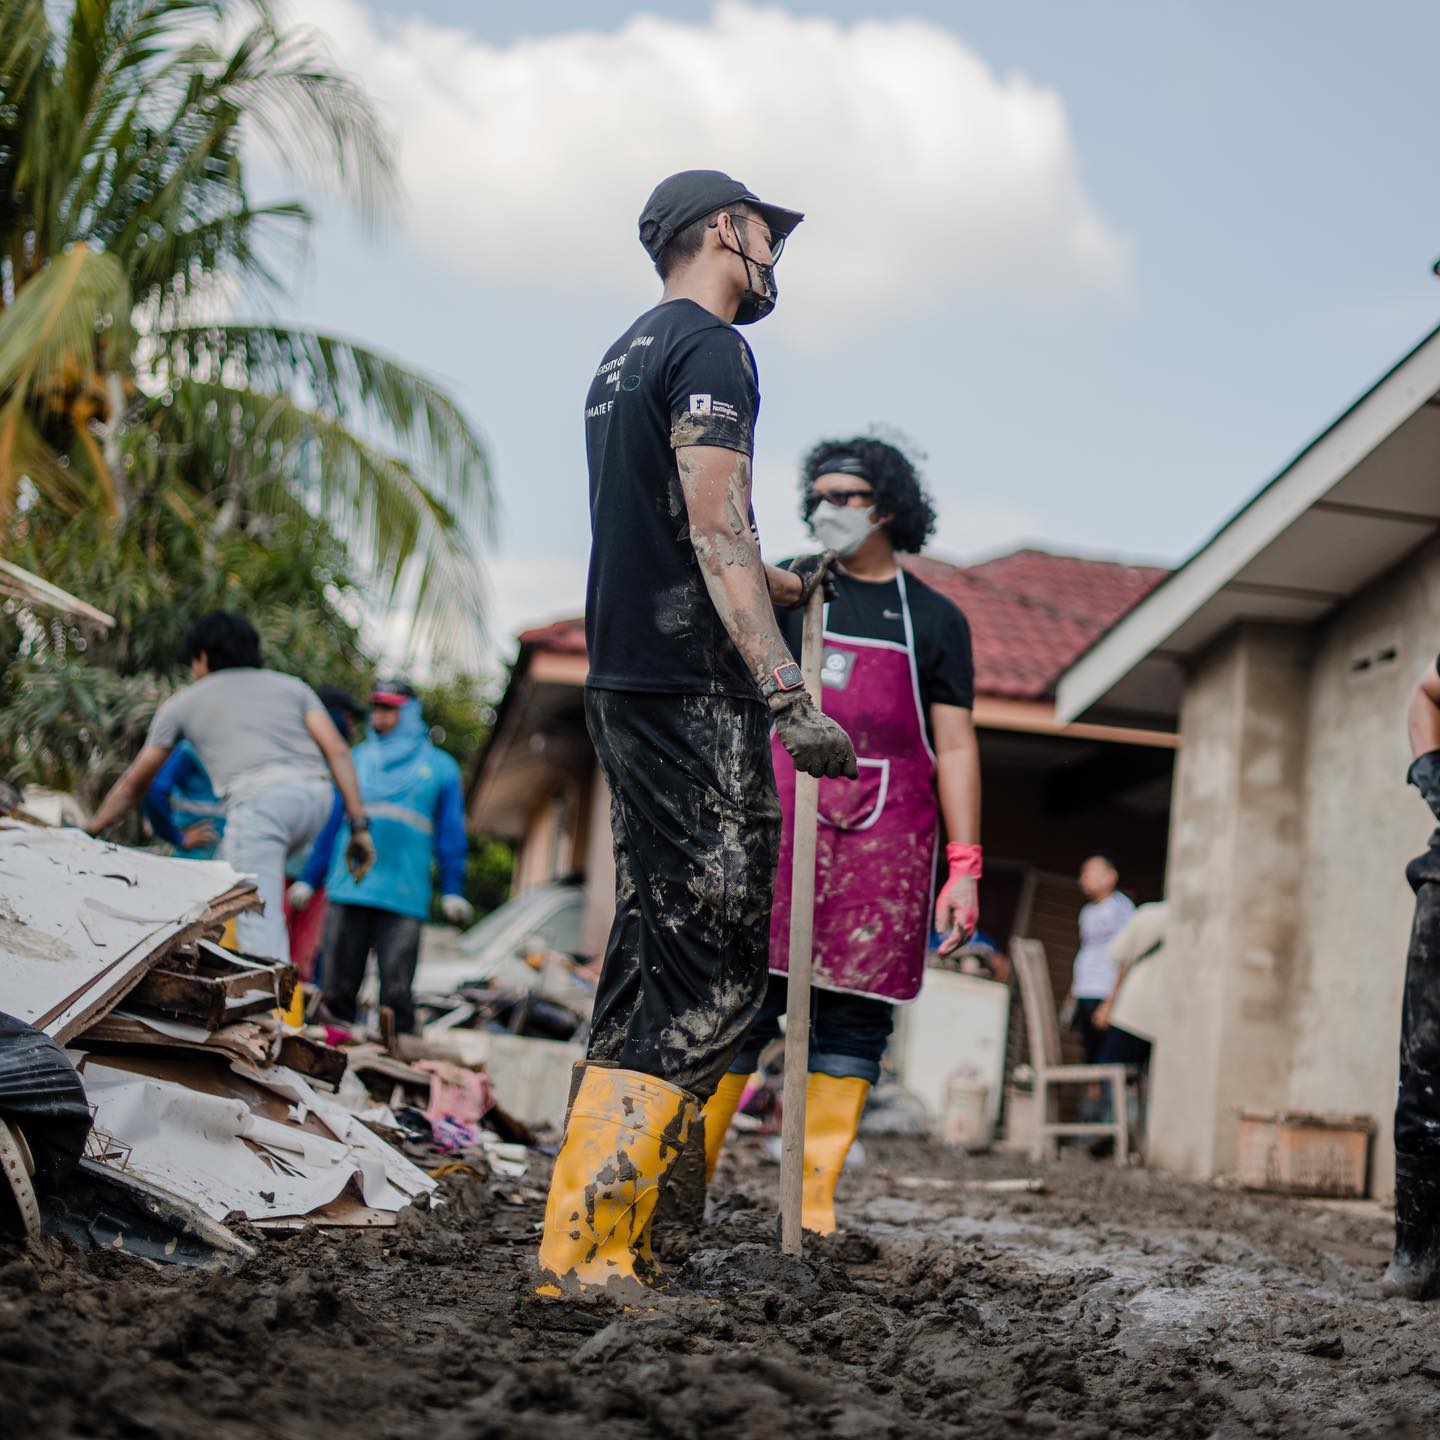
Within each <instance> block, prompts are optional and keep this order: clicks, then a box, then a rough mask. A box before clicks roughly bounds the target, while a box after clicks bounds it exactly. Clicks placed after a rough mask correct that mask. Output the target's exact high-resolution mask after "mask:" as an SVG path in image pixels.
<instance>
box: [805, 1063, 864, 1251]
mask: <svg viewBox="0 0 1440 1440" xmlns="http://www.w3.org/2000/svg"><path fill="white" fill-rule="evenodd" d="M869 1093H870V1082H869V1081H868V1080H861V1079H858V1078H857V1077H855V1076H846V1077H845V1078H844V1079H836V1078H835V1076H833V1075H817V1074H814V1073H813V1072H812V1074H811V1076H810V1080H809V1083H808V1084H807V1085H806V1087H805V1181H804V1186H803V1189H802V1192H801V1197H800V1223H801V1224H802V1225H803V1226H804V1227H805V1229H807V1230H812V1231H814V1232H815V1233H816V1234H817V1235H829V1234H830V1233H831V1231H833V1230H834V1229H835V1186H836V1184H837V1183H838V1181H839V1179H840V1171H841V1169H842V1168H843V1167H844V1164H845V1157H846V1155H848V1154H849V1153H850V1145H851V1143H852V1142H853V1141H854V1139H855V1132H856V1131H857V1130H858V1129H859V1128H860V1116H861V1113H862V1112H863V1111H864V1109H865V1097H866V1096H867V1095H868V1094H869Z"/></svg>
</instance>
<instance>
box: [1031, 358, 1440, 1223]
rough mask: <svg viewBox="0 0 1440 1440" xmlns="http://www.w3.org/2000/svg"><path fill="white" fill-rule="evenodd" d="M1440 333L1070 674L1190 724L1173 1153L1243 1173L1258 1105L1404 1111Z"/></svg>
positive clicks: (1121, 715)
mask: <svg viewBox="0 0 1440 1440" xmlns="http://www.w3.org/2000/svg"><path fill="white" fill-rule="evenodd" d="M1437 531H1440V330H1437V331H1435V332H1433V333H1432V334H1431V335H1430V336H1429V337H1427V339H1426V340H1425V341H1423V342H1422V343H1421V344H1420V345H1419V346H1418V347H1417V348H1416V349H1415V350H1413V351H1412V352H1411V353H1410V354H1409V355H1407V356H1406V357H1405V358H1404V359H1403V360H1402V361H1401V362H1400V363H1399V364H1398V365H1397V366H1396V367H1395V368H1394V369H1393V370H1392V371H1391V372H1390V373H1389V374H1388V375H1386V376H1385V377H1384V378H1383V379H1382V380H1381V381H1380V382H1379V383H1378V384H1377V385H1375V386H1374V388H1373V389H1371V390H1370V391H1369V392H1368V393H1367V394H1365V395H1364V396H1363V397H1362V398H1361V399H1360V400H1359V401H1357V402H1356V403H1355V404H1354V405H1353V406H1352V407H1351V408H1350V409H1349V410H1347V411H1346V412H1345V413H1344V414H1343V415H1342V416H1341V417H1340V418H1339V419H1338V420H1336V421H1335V423H1334V424H1333V425H1331V426H1330V427H1329V428H1328V429H1327V430H1326V431H1325V432H1324V433H1323V434H1321V435H1320V436H1319V437H1318V438H1317V439H1316V440H1314V441H1313V442H1312V443H1311V444H1310V445H1309V446H1308V447H1307V448H1306V449H1304V450H1303V451H1302V452H1301V453H1300V454H1299V455H1298V456H1297V458H1296V459H1295V460H1294V461H1292V462H1291V464H1290V465H1288V466H1287V467H1286V468H1285V469H1284V470H1283V471H1282V472H1281V473H1280V474H1279V475H1277V476H1276V477H1275V478H1274V479H1273V480H1272V481H1271V482H1270V483H1269V484H1268V485H1267V486H1266V487H1265V488H1264V489H1263V490H1261V491H1260V492H1259V494H1257V495H1256V496H1255V497H1254V499H1252V500H1251V501H1250V503H1249V504H1248V505H1246V506H1245V508H1244V509H1242V510H1241V511H1240V512H1239V513H1238V514H1237V515H1236V516H1235V517H1234V518H1233V519H1232V520H1231V521H1229V523H1228V524H1226V525H1225V526H1224V528H1223V529H1221V530H1220V532H1219V533H1218V534H1217V535H1215V537H1214V538H1213V539H1211V540H1210V541H1208V542H1207V543H1206V544H1205V545H1204V546H1203V547H1202V548H1201V549H1200V550H1199V551H1197V552H1196V554H1195V555H1194V556H1192V557H1191V559H1190V560H1189V561H1187V562H1186V564H1185V565H1184V566H1182V567H1181V568H1180V569H1179V570H1177V571H1176V572H1175V573H1174V574H1173V575H1172V576H1171V577H1170V578H1169V579H1168V580H1167V581H1166V582H1165V583H1164V584H1163V585H1161V586H1160V587H1159V588H1158V589H1156V590H1155V591H1154V592H1153V593H1152V594H1150V595H1149V596H1148V597H1147V598H1146V599H1145V600H1144V601H1143V602H1142V603H1141V604H1140V605H1139V606H1137V607H1136V608H1135V609H1133V610H1132V611H1131V612H1130V613H1129V614H1128V615H1127V616H1126V617H1125V618H1124V619H1123V620H1121V621H1120V623H1119V624H1118V625H1116V626H1115V627H1114V628H1113V629H1112V630H1111V631H1110V632H1109V633H1108V634H1106V635H1105V636H1104V637H1103V638H1102V639H1101V640H1100V641H1099V642H1098V643H1096V644H1095V645H1094V646H1093V647H1092V648H1091V649H1090V650H1089V651H1088V652H1087V653H1086V654H1085V655H1084V656H1082V657H1081V658H1080V659H1079V660H1078V661H1077V662H1076V663H1075V664H1074V665H1073V666H1072V667H1071V668H1070V670H1069V671H1068V672H1067V673H1066V675H1065V676H1064V677H1063V678H1062V679H1061V682H1060V685H1059V688H1058V693H1057V711H1058V718H1059V719H1060V720H1061V721H1063V722H1071V723H1074V722H1076V721H1087V722H1090V723H1102V724H1124V725H1147V724H1158V725H1162V726H1167V725H1174V726H1175V727H1176V728H1177V729H1178V733H1179V736H1180V752H1179V759H1178V764H1177V767H1176V773H1175V787H1174V795H1173V806H1172V811H1171V821H1170V837H1169V864H1168V866H1167V890H1168V895H1169V899H1170V902H1171V916H1172V923H1171V934H1170V936H1169V938H1168V941H1167V947H1166V958H1165V960H1164V961H1163V962H1162V963H1163V965H1164V971H1163V974H1164V989H1165V993H1166V997H1167V1003H1168V1016H1167V1020H1166V1024H1165V1028H1164V1030H1163V1032H1162V1033H1160V1034H1159V1035H1158V1036H1157V1043H1156V1049H1155V1057H1154V1062H1153V1071H1152V1075H1153V1084H1152V1106H1151V1116H1150V1157H1151V1159H1152V1161H1153V1162H1154V1163H1156V1164H1158V1165H1161V1166H1164V1167H1166V1168H1169V1169H1173V1170H1176V1171H1180V1172H1182V1173H1185V1174H1189V1175H1194V1176H1201V1177H1205V1176H1211V1175H1216V1174H1223V1173H1226V1172H1229V1171H1232V1170H1233V1169H1234V1164H1235V1139H1236V1110H1237V1109H1238V1108H1239V1107H1241V1106H1261V1107H1273V1108H1280V1109H1301V1110H1309V1111H1335V1112H1348V1113H1364V1114H1367V1115H1369V1116H1371V1117H1373V1119H1374V1120H1375V1122H1376V1124H1377V1127H1378V1134H1377V1142H1376V1146H1375V1154H1374V1161H1373V1166H1372V1186H1371V1193H1372V1194H1376V1195H1381V1196H1384V1195H1388V1194H1389V1193H1390V1192H1391V1189H1392V1187H1393V1177H1394V1152H1393V1147H1392V1145H1391V1141H1390V1121H1391V1112H1392V1108H1393V1104H1394V1094H1395V1082H1396V1041H1397V1036H1398V1031H1399V1021H1400V999H1401V989H1402V981H1403V977H1404V968H1405V949H1406V942H1407V937H1408V934H1409V927H1410V915H1411V896H1410V891H1409V888H1408V886H1407V885H1406V883H1405V879H1404V867H1405V863H1406V861H1407V860H1409V859H1410V858H1411V857H1412V856H1413V855H1416V854H1418V853H1419V852H1420V851H1421V850H1422V849H1423V848H1424V846H1425V842H1426V838H1427V836H1428V834H1429V831H1430V829H1431V825H1432V823H1433V822H1432V821H1431V820H1430V817H1429V814H1428V812H1427V810H1426V808H1425V806H1424V804H1423V802H1421V801H1420V799H1419V798H1418V797H1417V795H1416V793H1415V792H1414V791H1413V790H1411V789H1409V788H1408V787H1407V786H1406V784H1405V771H1406V767H1407V765H1408V763H1409V750H1408V746H1407V742H1406V735H1405V709H1406V704H1407V701H1408V697H1409V694H1410V691H1411V687H1412V686H1413V685H1414V683H1415V680H1416V678H1417V676H1418V675H1419V673H1420V671H1421V670H1422V669H1423V668H1424V667H1425V666H1427V665H1433V664H1434V663H1435V657H1436V652H1437V650H1440V539H1437Z"/></svg>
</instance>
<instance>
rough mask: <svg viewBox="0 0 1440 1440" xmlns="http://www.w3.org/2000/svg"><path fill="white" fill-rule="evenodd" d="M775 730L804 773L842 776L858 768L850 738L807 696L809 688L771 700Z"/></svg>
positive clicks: (852, 773) (855, 771) (796, 766)
mask: <svg viewBox="0 0 1440 1440" xmlns="http://www.w3.org/2000/svg"><path fill="white" fill-rule="evenodd" d="M771 709H772V711H773V713H774V716H775V733H776V734H777V735H779V737H780V743H781V744H782V745H783V746H784V747H785V748H786V749H787V750H788V751H789V752H790V758H791V759H792V760H793V761H794V762H795V768H796V769H797V770H803V771H804V772H805V773H806V774H807V775H816V776H829V777H830V778H832V779H833V778H835V777H836V776H839V775H844V776H846V777H847V778H848V779H850V780H853V779H854V778H855V776H856V775H857V774H859V770H858V768H857V766H856V764H855V747H854V746H853V745H852V744H851V743H850V737H849V736H848V735H847V734H846V733H845V732H844V731H843V730H842V729H841V728H840V727H839V726H838V725H837V724H836V723H835V722H834V721H833V720H832V719H831V718H830V717H829V716H828V715H826V714H825V712H824V711H823V710H821V709H820V707H819V706H818V705H817V704H816V703H815V702H814V701H813V700H812V699H811V698H810V692H809V691H808V690H791V691H788V692H786V693H785V694H784V695H783V696H777V697H776V698H775V700H774V701H772V704H771Z"/></svg>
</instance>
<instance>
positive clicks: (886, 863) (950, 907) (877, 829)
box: [704, 436, 980, 1234]
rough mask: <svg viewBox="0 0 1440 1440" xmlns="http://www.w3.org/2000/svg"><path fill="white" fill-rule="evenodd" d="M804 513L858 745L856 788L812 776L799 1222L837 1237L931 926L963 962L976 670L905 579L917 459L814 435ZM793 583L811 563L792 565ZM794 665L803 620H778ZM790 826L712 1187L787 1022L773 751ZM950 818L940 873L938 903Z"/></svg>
mask: <svg viewBox="0 0 1440 1440" xmlns="http://www.w3.org/2000/svg"><path fill="white" fill-rule="evenodd" d="M801 497H802V498H801V513H802V515H803V517H804V519H805V521H806V523H807V524H808V526H809V527H810V530H811V532H812V533H813V534H814V536H815V538H816V540H817V541H819V543H820V545H821V547H822V550H824V551H830V552H834V553H835V554H836V555H838V556H839V566H838V569H837V571H836V573H835V575H834V579H833V593H832V594H831V596H830V601H829V604H828V605H827V606H826V611H825V642H824V643H825V650H824V656H823V659H822V663H821V676H820V678H821V690H822V695H823V702H824V703H823V709H824V712H825V714H827V715H829V716H831V717H833V718H834V719H835V720H836V721H838V722H839V724H840V725H842V726H843V727H844V728H845V730H846V732H847V733H848V734H849V736H850V738H851V740H852V741H853V742H854V744H855V753H856V756H857V759H858V762H859V772H860V773H859V777H858V778H857V779H853V780H851V779H843V778H842V779H824V780H821V781H820V798H819V811H820V828H819V835H818V843H817V850H816V864H815V935H814V954H813V958H814V984H815V991H814V998H813V1001H812V1008H811V1041H810V1077H809V1083H808V1086H807V1091H806V1094H807V1101H806V1112H805V1166H804V1168H805V1180H804V1191H803V1206H802V1220H803V1223H804V1226H805V1228H806V1229H807V1230H812V1231H818V1232H819V1233H821V1234H828V1233H829V1232H831V1231H833V1230H834V1229H835V1228H836V1221H835V1186H836V1182H837V1181H838V1180H839V1178H840V1170H841V1167H842V1166H843V1165H844V1163H845V1156H846V1155H847V1153H848V1152H849V1150H850V1146H851V1143H852V1142H853V1141H854V1138H855V1132H856V1130H857V1128H858V1126H859V1123H860V1115H861V1112H862V1111H863V1110H864V1108H865V1099H866V1095H867V1094H868V1092H869V1089H870V1086H871V1085H872V1084H873V1083H874V1082H875V1080H877V1079H878V1078H879V1075H880V1060H881V1057H882V1056H883V1055H884V1053H885V1047H886V1045H887V1043H888V1042H889V1039H890V1033H891V1030H892V1028H893V1026H894V1007H895V1006H896V1005H898V1004H904V1003H905V1002H906V1001H910V1000H913V999H914V998H915V997H916V995H917V994H918V993H919V991H920V983H921V980H922V978H923V975H924V969H925V952H926V949H927V946H928V943H929V939H930V928H931V924H932V921H933V924H934V927H935V929H936V930H937V931H940V932H942V933H943V935H944V939H943V941H942V943H941V947H940V948H941V953H946V954H948V953H952V952H953V951H955V950H958V949H959V948H960V946H961V945H962V944H963V943H964V942H965V940H966V939H967V938H968V937H969V936H970V934H971V933H972V932H973V931H974V929H975V926H976V923H977V920H978V918H979V911H978V900H977V893H976V881H977V880H978V879H979V876H980V753H979V748H978V746H977V744H976V739H975V725H974V720H973V716H972V709H973V705H974V688H975V687H974V664H973V660H972V656H971V649H970V628H969V625H968V624H967V622H966V619H965V616H964V614H963V613H962V612H961V611H960V610H959V608H958V607H956V606H955V605H954V604H952V603H951V602H950V601H949V600H947V599H946V598H945V597H944V596H943V595H941V594H940V593H939V592H938V591H936V590H933V589H932V588H931V587H930V586H928V585H926V584H924V583H923V582H922V581H921V580H919V579H917V578H916V577H915V576H913V575H908V574H907V573H906V572H905V570H904V568H903V566H902V565H901V563H900V560H899V556H900V554H902V553H914V552H916V551H918V550H919V549H920V548H921V547H922V546H923V545H924V544H925V542H926V541H927V540H928V539H929V538H930V536H931V534H932V533H933V531H934V529H935V507H934V506H933V505H932V503H931V501H930V497H929V496H928V495H927V494H926V493H925V488H924V486H923V485H922V484H921V481H920V477H919V476H918V475H917V474H916V473H915V467H914V465H913V464H912V463H911V462H910V460H909V459H908V458H907V457H906V456H905V455H904V454H903V453H902V452H901V451H900V450H899V449H897V448H896V447H895V446H894V445H891V444H888V443H886V442H885V441H883V440H879V439H875V438H873V437H864V436H857V437H855V438H853V439H849V440H823V441H821V442H820V444H818V445H816V446H815V448H814V449H813V450H811V451H810V453H809V455H807V456H806V458H805V462H804V465H803V466H802V469H801ZM792 563H793V568H797V569H799V570H800V571H801V572H802V573H804V572H806V571H807V570H809V569H811V568H814V567H815V565H816V563H817V562H816V560H815V559H813V558H812V559H807V560H801V561H797V562H792ZM777 618H778V620H779V623H780V628H781V631H782V633H783V634H784V635H785V639H786V642H787V643H788V644H789V646H790V649H791V653H792V654H794V655H796V656H797V657H798V656H799V654H800V649H801V635H802V628H803V627H802V617H801V615H800V614H799V613H798V612H796V611H794V610H790V611H777ZM771 758H772V760H773V761H774V765H775V778H776V782H777V784H778V786H779V791H780V805H781V811H782V814H783V817H784V828H783V830H782V834H781V842H780V862H779V871H778V874H777V876H776V881H775V903H774V906H773V907H772V909H771V912H770V975H771V979H770V986H769V990H768V993H767V996H766V1001H765V1005H764V1008H763V1009H762V1010H761V1012H760V1015H759V1017H758V1018H757V1019H756V1021H755V1023H754V1024H753V1025H752V1026H751V1029H750V1033H749V1035H748V1036H747V1038H746V1041H745V1043H744V1045H743V1046H742V1047H741V1048H740V1051H739V1053H738V1054H737V1055H736V1057H735V1059H734V1061H733V1062H732V1063H731V1066H730V1071H729V1073H728V1074H727V1075H726V1076H725V1078H724V1080H722V1081H721V1084H720V1087H719V1089H718V1090H717V1091H716V1092H715V1095H714V1097H713V1098H712V1099H711V1100H710V1102H709V1103H708V1104H707V1106H706V1108H705V1112H704V1114H705V1147H706V1173H707V1177H713V1175H714V1172H715V1165H716V1162H717V1161H718V1159H719V1155H720V1149H721V1145H722V1143H723V1140H724V1136H725V1131H726V1129H727V1127H728V1126H729V1123H730V1119H731V1117H732V1116H733V1114H734V1112H735V1108H736V1105H737V1104H738V1102H739V1099H740V1096H741V1094H742V1092H743V1090H744V1088H745V1084H746V1078H747V1077H748V1076H749V1074H750V1072H751V1071H752V1070H753V1069H754V1067H755V1064H756V1062H757V1060H758V1059H759V1056H760V1052H761V1050H762V1049H764V1047H765V1046H766V1045H767V1044H768V1043H769V1042H770V1041H771V1040H772V1039H774V1037H775V1036H776V1035H777V1034H778V1033H779V1028H780V1016H781V1015H783V1014H784V1013H785V1005H786V980H785V972H786V969H787V965H788V949H789V945H788V941H789V932H790V865H791V855H792V851H793V842H794V829H795V826H794V813H795V767H794V765H793V764H792V763H790V759H789V757H788V756H787V755H786V754H785V751H784V748H783V747H782V746H779V745H777V744H773V743H772V745H771ZM942 821H943V824H944V829H945V836H946V839H947V841H948V844H947V845H946V847H945V848H946V858H947V860H948V878H947V880H946V883H945V885H944V887H943V888H942V889H941V891H940V894H939V897H938V899H937V900H935V901H933V903H932V896H933V895H934V890H935V879H936V847H937V842H938V839H939V832H940V825H941V823H942Z"/></svg>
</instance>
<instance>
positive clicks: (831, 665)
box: [820, 650, 855, 690]
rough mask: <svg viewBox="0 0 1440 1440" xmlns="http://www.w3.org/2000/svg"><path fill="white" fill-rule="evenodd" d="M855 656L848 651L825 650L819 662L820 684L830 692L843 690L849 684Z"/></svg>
mask: <svg viewBox="0 0 1440 1440" xmlns="http://www.w3.org/2000/svg"><path fill="white" fill-rule="evenodd" d="M854 668H855V656H854V655H853V654H852V653H851V652H850V651H849V650H827V651H826V652H825V658H824V659H823V660H822V661H821V662H820V683H821V684H822V685H828V686H829V687H830V688H831V689H832V690H843V689H845V687H846V686H847V685H849V683H850V672H851V671H852V670H854Z"/></svg>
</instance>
